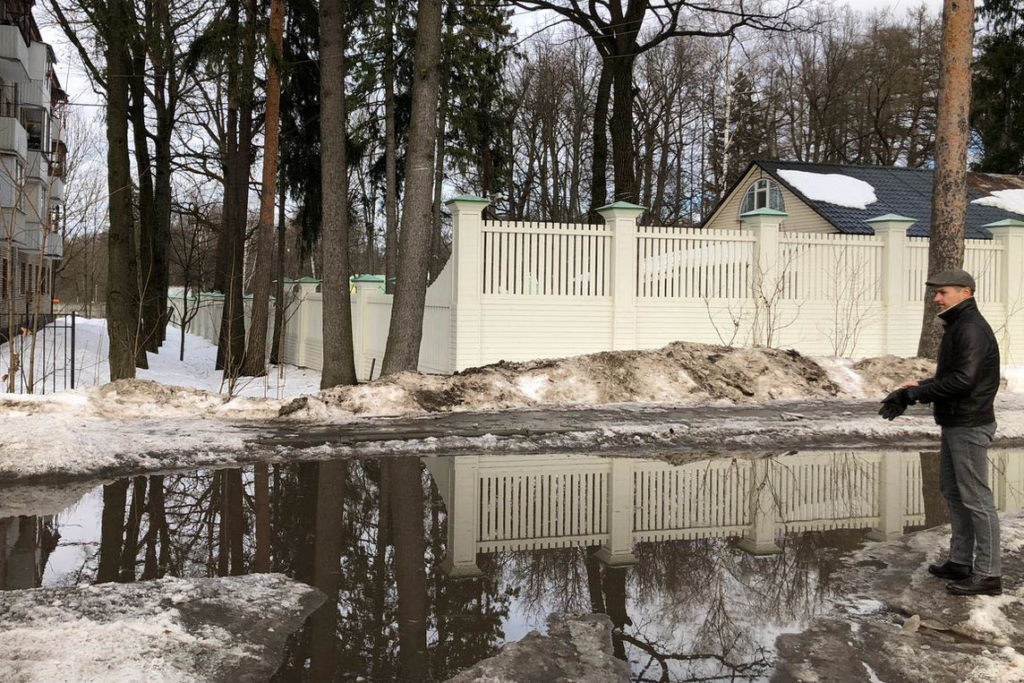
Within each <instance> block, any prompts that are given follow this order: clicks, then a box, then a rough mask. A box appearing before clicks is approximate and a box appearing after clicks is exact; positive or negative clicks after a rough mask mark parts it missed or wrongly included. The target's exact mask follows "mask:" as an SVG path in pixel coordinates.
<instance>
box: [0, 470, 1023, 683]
mask: <svg viewBox="0 0 1024 683" xmlns="http://www.w3.org/2000/svg"><path fill="white" fill-rule="evenodd" d="M991 454H992V456H991V459H992V481H993V482H994V486H993V488H994V491H995V493H996V500H997V504H998V505H999V507H1000V509H1003V510H1019V509H1020V508H1021V504H1022V502H1024V496H1022V493H1021V492H1022V490H1024V452H1022V451H1019V450H1013V451H992V452H991ZM944 514H945V506H944V503H943V502H942V499H941V497H940V496H939V493H938V456H937V453H916V452H913V453H907V452H897V451H885V452H883V451H852V452H801V453H797V454H793V455H786V456H779V457H772V458H761V459H742V458H737V459H732V458H720V459H715V460H708V461H701V462H690V463H687V464H683V465H675V464H672V463H671V462H669V461H667V460H647V459H641V458H606V457H598V456H580V455H570V456H563V455H546V456H537V455H533V456H522V457H510V456H458V457H432V458H422V459H420V458H381V459H364V460H349V461H344V462H319V463H297V464H292V465H282V464H278V465H269V466H262V467H260V466H257V467H255V468H254V467H248V468H244V469H230V470H219V471H213V470H202V471H196V472H190V473H175V474H166V475H162V476H146V477H136V478H134V479H121V480H118V481H116V482H112V483H107V484H105V485H104V484H103V482H97V483H95V484H90V485H84V484H81V483H79V484H76V485H75V488H47V487H39V486H36V487H33V488H31V489H27V488H8V489H0V515H10V516H7V517H5V518H2V519H0V543H2V545H0V588H2V589H7V590H14V589H22V588H31V587H37V586H48V587H61V586H72V585H79V584H89V583H95V582H98V581H103V580H114V581H135V580H141V579H146V578H155V577H158V576H165V575H170V576H180V577H207V576H222V575H228V574H245V573H251V572H255V571H259V570H261V569H262V570H269V571H275V572H281V573H284V574H287V575H289V576H291V577H294V578H296V579H298V580H300V581H303V582H306V583H309V584H312V585H315V586H317V587H318V588H320V589H321V590H322V591H324V592H325V593H327V595H328V602H327V603H326V604H325V606H324V607H322V608H321V609H320V610H318V611H317V612H315V613H314V614H313V616H311V617H310V618H309V619H308V620H307V622H306V623H305V625H304V627H303V629H302V630H301V631H299V632H298V633H296V634H295V635H293V636H292V637H291V638H290V639H289V641H288V645H287V648H286V654H285V658H284V662H283V664H282V665H281V668H280V670H279V671H278V674H277V679H278V680H282V681H286V680H289V681H290V680H331V679H333V680H353V679H357V678H360V677H362V678H363V679H364V680H393V679H396V678H432V679H437V680H444V679H446V678H448V677H450V676H452V675H454V674H455V673H457V672H459V671H461V670H462V669H465V668H467V667H469V666H470V665H472V664H474V663H476V662H477V661H479V660H481V659H484V658H486V657H489V656H492V655H494V654H496V653H497V651H498V650H499V649H500V647H501V646H502V644H504V643H506V642H509V641H515V640H518V639H520V638H522V637H523V636H524V635H526V634H527V633H528V632H529V631H530V630H533V629H536V630H540V631H543V630H544V625H545V621H546V618H547V615H548V614H550V613H551V612H603V613H605V614H607V615H609V616H610V617H611V619H612V621H613V622H614V624H615V625H616V627H617V631H616V635H615V638H614V647H615V653H616V656H618V657H620V658H622V659H625V660H627V661H628V662H629V664H630V668H631V670H632V675H633V678H634V679H635V680H643V681H648V680H687V679H689V680H694V679H701V680H707V679H714V678H722V679H729V680H762V679H766V678H767V677H769V676H770V675H771V673H772V671H773V666H774V663H775V652H774V643H775V638H776V637H777V636H778V635H779V634H782V633H787V632H798V631H801V630H803V628H804V626H805V625H806V624H807V623H808V621H809V620H810V619H812V618H813V617H815V616H816V615H818V614H820V613H821V612H822V611H823V610H825V609H827V607H826V606H827V604H828V602H827V599H828V598H830V597H836V596H835V595H834V594H835V590H836V589H835V588H834V586H833V582H832V580H831V577H832V574H833V573H834V571H835V570H836V569H837V568H838V567H839V565H840V562H841V561H842V558H843V556H844V555H845V554H846V553H849V552H850V551H852V550H854V549H857V548H859V547H861V546H862V545H863V544H864V543H865V542H866V541H867V540H870V539H884V538H893V537H896V536H898V535H900V534H902V533H904V532H905V531H909V530H915V529H920V528H925V527H928V526H934V525H937V524H941V523H944V522H945V519H944ZM870 570H871V569H870V568H869V567H866V568H865V571H870Z"/></svg>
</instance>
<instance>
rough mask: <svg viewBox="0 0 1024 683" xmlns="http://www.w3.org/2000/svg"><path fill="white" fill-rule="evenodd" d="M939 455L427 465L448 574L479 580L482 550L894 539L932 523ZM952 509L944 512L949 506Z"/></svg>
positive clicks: (760, 550) (1007, 485)
mask: <svg viewBox="0 0 1024 683" xmlns="http://www.w3.org/2000/svg"><path fill="white" fill-rule="evenodd" d="M928 457H929V456H928V454H919V453H917V452H901V451H891V452H885V451H881V452H879V451H874V452H845V453H842V452H831V451H829V452H804V453H800V454H797V455H790V456H781V457H767V458H760V459H753V460H749V459H739V458H737V459H728V460H725V459H720V460H711V461H701V462H695V463H691V464H684V465H674V464H671V463H668V462H663V461H658V460H642V459H639V458H635V459H634V458H602V457H597V456H583V455H565V456H562V455H550V456H535V455H532V456H524V457H518V458H517V457H508V456H474V457H468V456H457V457H451V456H449V457H438V458H424V460H423V462H424V464H425V465H426V467H427V469H428V470H429V471H430V473H431V475H432V476H433V478H434V481H435V483H436V484H437V486H438V489H439V491H440V492H441V497H442V498H443V499H444V502H445V505H446V507H447V509H448V513H449V518H448V544H447V548H448V550H447V555H446V556H445V559H444V562H443V567H444V569H445V571H447V572H448V573H449V574H450V575H454V576H473V575H476V574H478V573H479V569H478V568H477V564H476V557H477V554H478V553H489V552H496V551H507V550H533V549H539V548H560V547H567V546H600V550H599V551H598V553H597V557H598V558H599V559H600V560H601V561H602V562H603V563H604V564H606V565H609V566H618V565H629V564H633V563H635V562H636V558H635V557H634V555H633V547H634V545H635V544H636V543H638V542H641V541H664V540H678V539H697V538H721V537H735V538H739V539H741V540H740V547H742V548H743V549H745V550H747V551H749V552H751V553H754V554H766V553H774V552H778V550H779V547H778V544H777V542H776V539H777V538H778V536H779V535H781V534H785V533H793V532H801V531H811V530H816V531H822V530H828V529H869V530H870V534H869V537H870V538H873V539H887V538H893V537H895V536H898V535H900V534H902V533H904V531H905V530H906V529H907V528H909V527H915V526H921V525H924V524H925V523H926V521H927V520H926V508H929V507H935V506H928V505H927V504H926V503H927V500H926V498H927V497H928V496H938V486H937V482H934V483H933V482H926V481H924V479H926V478H927V476H925V477H924V478H923V476H922V472H925V473H927V472H928V471H929V468H928V467H927V466H926V467H925V468H922V461H923V460H924V461H927V459H928ZM1022 462H1024V460H1022V457H1021V455H1020V454H1019V453H999V454H997V455H996V456H995V457H994V458H993V460H992V462H991V475H990V481H991V482H992V484H993V490H994V491H995V495H996V503H997V505H998V506H999V509H1000V510H1003V511H1006V512H1011V511H1018V510H1020V509H1021V506H1022V503H1024V495H1022V491H1024V467H1022ZM940 509H941V508H940Z"/></svg>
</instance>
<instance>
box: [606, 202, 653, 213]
mask: <svg viewBox="0 0 1024 683" xmlns="http://www.w3.org/2000/svg"><path fill="white" fill-rule="evenodd" d="M621 209H625V210H629V211H646V210H647V207H646V206H640V205H638V204H630V203H629V202H612V203H611V204H606V205H605V206H602V207H600V208H598V209H596V211H597V212H598V213H604V212H606V211H616V210H621Z"/></svg>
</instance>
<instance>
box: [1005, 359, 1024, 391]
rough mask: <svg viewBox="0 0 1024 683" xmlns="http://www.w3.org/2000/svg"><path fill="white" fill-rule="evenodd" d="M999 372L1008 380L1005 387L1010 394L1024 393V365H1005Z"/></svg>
mask: <svg viewBox="0 0 1024 683" xmlns="http://www.w3.org/2000/svg"><path fill="white" fill-rule="evenodd" d="M999 374H1000V375H1002V377H1003V379H1004V380H1006V387H1005V388H1004V389H1003V391H1005V392H1006V393H1008V394H1024V365H1004V366H1003V367H1001V368H999Z"/></svg>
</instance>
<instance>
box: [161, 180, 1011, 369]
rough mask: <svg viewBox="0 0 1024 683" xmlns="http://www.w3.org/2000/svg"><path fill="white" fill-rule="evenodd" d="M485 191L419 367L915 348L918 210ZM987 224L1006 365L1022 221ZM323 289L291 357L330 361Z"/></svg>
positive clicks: (986, 289)
mask: <svg viewBox="0 0 1024 683" xmlns="http://www.w3.org/2000/svg"><path fill="white" fill-rule="evenodd" d="M486 204H487V202H486V200H481V199H477V198H472V197H462V198H458V199H454V200H452V201H450V202H449V203H448V206H449V208H450V209H451V211H452V216H453V245H452V258H451V259H450V260H449V262H448V264H447V265H446V266H445V268H444V270H443V272H442V273H441V274H440V276H439V277H438V279H437V281H436V282H434V283H433V284H432V285H431V286H430V288H429V289H428V291H427V305H426V311H425V315H424V322H423V338H422V344H421V347H420V365H419V367H420V370H421V371H424V372H431V373H451V372H455V371H458V370H463V369H465V368H468V367H474V366H480V365H484V364H487V363H493V362H496V361H499V360H507V361H519V360H532V359H537V358H553V357H561V356H571V355H578V354H583V353H594V352H599V351H608V350H617V349H649V348H657V347H660V346H663V345H665V344H667V343H670V342H672V341H677V340H685V341H693V342H701V343H708V344H724V345H733V346H745V345H758V344H760V345H770V346H774V347H779V348H793V349H797V350H798V351H800V352H802V353H805V354H816V355H839V356H848V357H855V358H857V357H866V356H879V355H885V354H896V355H902V356H909V355H914V353H915V352H916V350H917V340H918V337H919V335H920V330H921V323H922V318H923V308H922V302H923V297H924V294H925V285H924V281H925V279H926V274H927V264H928V240H927V239H924V238H909V237H907V235H906V231H907V229H908V228H909V227H910V226H911V225H912V224H913V221H912V220H909V219H902V218H900V217H898V216H882V217H879V218H877V219H872V220H870V221H868V222H869V223H870V224H871V226H872V227H873V228H874V232H875V234H874V235H840V234H821V233H797V232H787V231H786V229H785V219H786V216H785V214H781V213H778V212H769V211H755V212H751V213H749V214H744V216H742V217H741V218H742V224H743V228H742V229H740V230H711V229H708V230H700V229H692V228H672V227H661V226H638V225H637V218H638V217H639V215H640V214H641V213H642V209H640V208H639V207H633V206H631V205H625V204H613V205H611V206H609V207H605V208H604V209H601V210H600V213H601V215H602V216H603V218H604V223H603V224H601V225H591V224H560V223H536V222H509V221H485V220H483V218H482V210H483V208H484V207H485V206H486ZM989 227H990V230H991V232H992V233H993V235H994V239H992V240H967V241H966V255H965V263H964V265H965V268H966V269H967V270H969V271H970V272H971V273H973V274H974V276H975V278H976V279H977V281H978V287H979V289H978V293H977V295H978V300H979V304H980V306H981V308H982V311H983V313H984V314H985V316H986V318H987V319H988V320H989V322H990V323H991V324H992V327H993V329H995V331H996V335H997V337H998V339H999V343H1000V346H1001V350H1002V354H1003V362H1004V363H1006V364H1019V363H1022V362H1024V288H1022V285H1024V278H1022V272H1021V271H1022V268H1021V265H1022V264H1024V223H1020V222H1015V221H1009V222H1007V221H1004V222H1001V223H1000V224H993V225H992V226H989ZM382 284H383V283H382V279H381V278H380V277H369V278H367V277H362V278H355V279H354V280H353V282H352V283H351V285H350V286H351V291H352V317H353V335H354V344H355V353H356V365H357V369H358V373H359V377H360V378H362V379H365V378H367V377H369V376H370V370H371V367H372V368H379V367H380V361H381V359H382V358H383V353H384V349H385V347H386V343H387V332H388V327H389V321H390V314H391V296H390V295H386V294H384V293H383V291H382ZM319 287H320V283H318V282H316V281H313V280H300V281H298V282H296V283H291V284H290V292H289V300H288V301H287V302H286V305H287V306H288V308H287V312H288V315H287V320H288V329H287V331H286V340H287V342H286V344H285V361H286V362H289V363H294V364H297V365H301V366H305V367H313V368H319V367H320V366H321V362H322V343H321V341H320V335H321V316H322V301H321V298H320V294H319ZM219 301H220V300H219V299H218V298H217V297H216V296H212V295H203V296H202V297H201V298H200V300H199V303H200V304H201V305H202V306H203V307H204V313H203V314H201V316H200V318H197V320H196V321H195V322H194V323H193V326H192V331H193V332H195V333H197V334H201V335H202V336H204V337H206V338H207V339H211V340H215V339H216V331H217V325H218V324H219V320H220V309H219V305H220V304H219ZM172 305H175V306H176V307H178V306H180V300H178V302H177V303H175V300H172ZM374 376H376V369H375V370H374Z"/></svg>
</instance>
